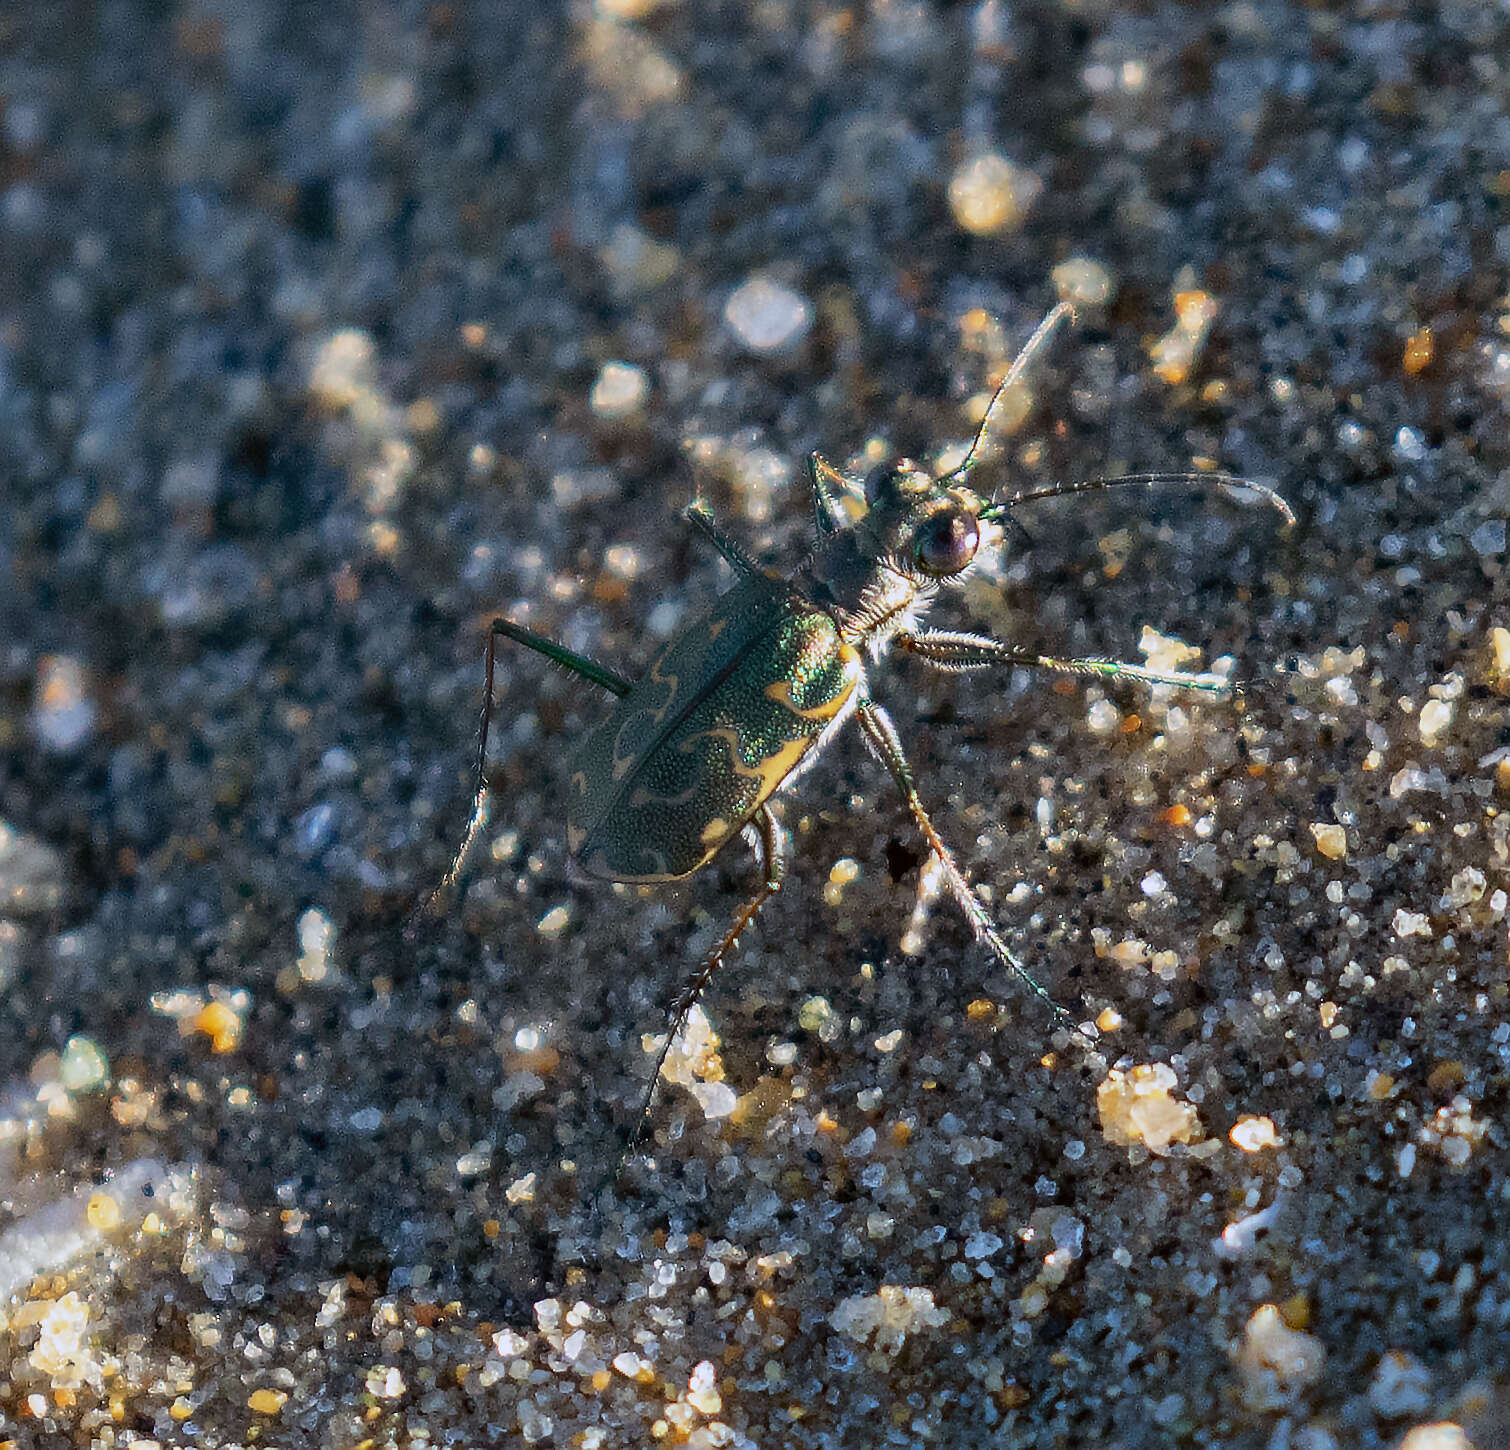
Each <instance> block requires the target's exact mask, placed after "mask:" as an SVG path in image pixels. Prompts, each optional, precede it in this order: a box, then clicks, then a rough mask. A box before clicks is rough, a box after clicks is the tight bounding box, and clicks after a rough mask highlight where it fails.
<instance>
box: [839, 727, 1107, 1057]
mask: <svg viewBox="0 0 1510 1450" xmlns="http://www.w3.org/2000/svg"><path fill="white" fill-rule="evenodd" d="M855 713H856V714H857V715H858V717H859V720H860V728H861V730H863V731H864V732H865V740H866V743H867V744H868V745H869V746H870V748H871V750H873V751H874V752H875V754H876V757H877V759H879V760H880V762H881V764H882V765H884V766H885V767H886V769H887V770H888V771H889V772H890V773H891V778H892V779H893V780H894V781H895V782H896V784H897V789H898V790H900V791H901V792H902V795H903V797H904V798H905V799H906V801H907V809H908V810H909V811H911V813H912V819H913V820H914V821H916V822H917V826H918V829H919V830H920V831H922V833H923V836H924V839H925V840H926V841H927V842H928V845H929V846H930V847H931V848H932V850H933V854H934V856H935V857H937V859H938V863H939V866H940V868H941V869H942V871H943V874H944V880H945V882H946V883H947V885H948V887H949V893H950V895H951V896H953V897H954V899H955V901H956V902H957V903H958V904H959V908H960V910H961V911H962V912H964V914H965V920H966V921H968V922H969V923H970V929H971V931H973V932H974V933H975V937H976V940H977V941H980V942H982V943H984V944H985V946H986V947H988V948H989V949H990V951H991V954H992V955H993V956H994V957H995V958H996V959H997V961H999V962H1000V963H1001V964H1002V965H1003V966H1005V967H1007V968H1008V969H1009V970H1010V971H1011V972H1012V974H1013V975H1014V976H1015V977H1016V978H1017V979H1018V981H1020V982H1022V983H1023V984H1024V985H1025V986H1026V987H1027V988H1028V990H1029V991H1030V992H1032V993H1033V995H1034V996H1035V997H1037V998H1038V999H1039V1000H1040V1001H1041V1002H1043V1003H1044V1004H1045V1005H1046V1006H1047V1007H1048V1008H1049V1010H1050V1011H1052V1012H1053V1014H1054V1017H1055V1019H1056V1020H1057V1021H1058V1022H1059V1023H1060V1025H1061V1026H1064V1027H1067V1028H1069V1030H1070V1031H1071V1032H1073V1033H1074V1034H1075V1035H1076V1036H1077V1037H1079V1038H1081V1039H1083V1040H1084V1041H1086V1042H1089V1043H1092V1044H1094V1042H1095V1039H1094V1038H1093V1037H1091V1036H1090V1034H1089V1033H1088V1032H1086V1031H1085V1030H1084V1029H1083V1028H1082V1027H1080V1025H1079V1024H1078V1023H1077V1022H1076V1021H1075V1019H1074V1018H1073V1017H1072V1016H1070V1014H1069V1013H1068V1012H1066V1011H1065V1010H1064V1008H1063V1007H1061V1006H1060V1005H1059V1003H1057V1002H1056V1001H1055V1000H1054V999H1053V998H1052V997H1051V996H1050V995H1049V994H1048V992H1047V991H1045V990H1044V988H1042V987H1041V986H1039V984H1038V982H1037V981H1036V980H1035V979H1034V977H1033V975H1032V973H1031V972H1029V971H1028V969H1027V968H1026V967H1025V966H1024V965H1023V964H1022V962H1021V961H1019V960H1018V958H1017V955H1016V953H1014V952H1013V950H1012V949H1011V947H1009V946H1008V945H1007V943H1006V941H1005V940H1004V939H1003V937H1002V935H1001V932H1000V931H999V930H998V929H997V926H996V923H995V922H994V921H992V920H991V914H990V913H989V912H988V911H987V910H986V908H985V905H984V903H983V902H982V901H981V899H980V897H978V896H977V895H976V894H975V892H974V891H973V890H972V889H971V887H970V883H969V882H968V881H966V880H965V874H964V872H963V871H961V870H960V869H959V865H958V864H957V863H956V861H955V859H954V853H953V852H952V851H950V849H949V848H948V846H946V845H945V844H944V841H943V838H942V837H941V836H940V835H939V833H938V831H937V830H936V829H935V828H934V824H933V821H932V820H931V819H930V818H929V815H928V812H927V811H926V810H925V809H924V807H923V803H922V801H921V800H920V799H919V798H918V792H917V784H916V781H915V779H914V777H913V774H912V767H911V766H910V765H909V764H908V763H907V757H906V755H905V754H903V752H902V742H901V740H899V739H898V738H897V731H896V726H895V725H893V724H892V723H891V716H889V715H888V714H887V713H886V711H885V710H883V709H882V708H881V707H880V706H879V705H878V704H876V702H875V701H874V700H871V699H863V700H861V701H860V703H859V705H858V706H857V707H856V710H855Z"/></svg>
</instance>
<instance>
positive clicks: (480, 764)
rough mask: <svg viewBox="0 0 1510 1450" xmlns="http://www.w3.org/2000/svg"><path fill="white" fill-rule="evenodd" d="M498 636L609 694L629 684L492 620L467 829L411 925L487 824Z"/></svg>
mask: <svg viewBox="0 0 1510 1450" xmlns="http://www.w3.org/2000/svg"><path fill="white" fill-rule="evenodd" d="M499 635H502V636H503V637H504V638H505V639H512V640H514V641H515V642H516V643H518V644H522V645H527V646H528V647H529V648H530V649H532V650H535V651H537V652H538V653H540V654H543V655H544V656H545V657H546V658H547V659H548V660H551V661H552V662H554V663H555V664H558V665H561V666H562V667H564V668H565V669H568V670H570V671H571V672H572V673H573V674H576V675H581V676H582V678H583V679H585V680H591V681H592V682H593V684H595V685H601V686H602V687H603V688H604V689H605V690H608V691H610V692H611V693H612V694H615V695H619V696H623V695H627V694H628V693H629V681H628V680H625V679H622V678H620V676H618V675H616V674H615V673H614V672H613V671H612V670H611V669H609V668H608V667H607V666H606V665H600V664H599V663H598V662H597V661H596V660H590V659H588V658H587V657H586V656H585V655H579V654H573V653H572V651H571V650H569V649H567V648H566V647H565V646H564V645H559V644H557V643H556V642H555V641H554V640H550V639H546V638H545V637H544V636H543V635H538V634H533V633H531V632H530V631H529V630H527V629H522V628H521V627H520V626H519V625H517V624H514V623H512V622H511V621H510V620H507V619H495V620H494V621H493V623H492V626H491V627H490V628H489V630H488V653H487V663H486V665H485V666H484V668H483V690H482V725H481V727H480V729H479V730H478V736H477V784H476V786H475V787H474V788H473V791H472V813H471V815H470V816H469V817H468V819H467V829H466V833H465V834H464V835H463V836H462V838H461V845H460V846H459V847H458V848H457V851H456V855H455V856H453V857H452V858H451V865H450V867H449V868H448V869H447V871H446V874H445V875H444V876H443V877H441V880H440V885H439V886H437V887H436V888H435V889H434V890H433V891H432V892H430V894H429V895H428V896H426V897H425V899H424V901H423V903H422V904H421V905H420V906H418V907H416V908H415V911H414V917H413V918H411V924H412V921H413V920H414V918H417V917H419V916H420V915H422V914H423V913H424V912H425V911H426V910H434V908H435V906H436V903H437V902H439V901H440V900H441V898H442V897H444V896H445V895H446V893H447V892H448V891H450V890H451V889H452V887H454V886H455V885H456V883H457V882H458V881H459V880H460V879H461V873H462V870H463V868H464V867H465V865H466V861H467V857H468V856H470V855H471V854H472V848H473V847H474V846H475V845H476V844H477V838H478V837H479V836H480V835H481V834H482V832H483V830H484V829H485V828H486V826H487V823H488V799H489V791H488V732H489V730H490V729H491V727H492V724H493V669H494V662H495V659H496V657H497V652H498V636H499Z"/></svg>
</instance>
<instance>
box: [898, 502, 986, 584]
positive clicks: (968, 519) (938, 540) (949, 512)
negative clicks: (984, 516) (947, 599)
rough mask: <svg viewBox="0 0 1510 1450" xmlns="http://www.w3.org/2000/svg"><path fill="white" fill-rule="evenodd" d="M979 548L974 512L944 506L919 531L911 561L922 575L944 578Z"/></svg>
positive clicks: (966, 562) (969, 558)
mask: <svg viewBox="0 0 1510 1450" xmlns="http://www.w3.org/2000/svg"><path fill="white" fill-rule="evenodd" d="M979 547H980V527H979V525H978V524H977V523H976V522H975V515H974V514H970V513H966V512H965V511H964V510H963V509H943V510H941V511H940V512H938V513H936V514H934V515H933V517H932V518H931V519H929V520H928V521H927V522H926V523H924V525H923V526H922V528H921V529H919V530H918V536H917V542H916V543H915V544H914V545H913V552H912V556H913V562H914V563H915V564H916V565H917V567H918V568H919V569H920V570H922V572H923V573H924V574H931V575H933V576H934V578H936V579H937V578H943V577H944V576H946V575H949V574H958V573H959V572H960V570H961V569H963V568H964V567H965V566H966V565H967V564H969V562H970V561H971V560H972V559H973V558H974V557H975V551H976V550H977V549H978V548H979Z"/></svg>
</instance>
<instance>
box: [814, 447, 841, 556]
mask: <svg viewBox="0 0 1510 1450" xmlns="http://www.w3.org/2000/svg"><path fill="white" fill-rule="evenodd" d="M807 480H808V483H809V485H810V486H811V488H812V493H813V522H814V523H815V524H816V525H817V527H818V540H819V542H820V543H821V542H822V541H823V540H824V539H826V538H828V537H829V535H830V534H836V533H838V532H839V530H840V529H842V528H843V527H844V525H845V522H846V520H845V517H844V513H843V510H842V509H841V507H840V504H839V498H840V495H842V494H844V493H845V492H847V489H846V487H845V483H844V475H843V474H842V473H840V472H839V470H838V469H837V468H835V467H834V465H833V464H832V463H830V462H829V461H828V459H826V458H825V457H824V456H823V455H822V454H821V453H809V454H808V456H807Z"/></svg>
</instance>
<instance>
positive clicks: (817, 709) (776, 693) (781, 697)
mask: <svg viewBox="0 0 1510 1450" xmlns="http://www.w3.org/2000/svg"><path fill="white" fill-rule="evenodd" d="M853 690H854V683H853V681H851V682H850V687H849V689H848V690H845V691H844V693H843V694H842V695H835V696H834V698H833V699H832V700H825V701H824V702H823V703H822V704H821V705H814V706H813V707H812V709H810V710H804V709H803V708H802V706H801V705H799V704H798V703H797V702H796V701H795V700H794V699H793V698H792V682H791V681H790V680H773V681H772V682H771V683H770V684H769V685H767V686H766V687H765V691H764V694H765V697H766V699H768V700H774V701H775V702H776V703H777V704H778V705H781V706H783V707H785V708H786V709H788V710H790V711H791V712H792V714H794V715H796V716H797V717H798V718H799V719H802V720H832V719H833V718H834V716H835V715H837V714H838V713H839V711H840V710H841V709H842V708H843V707H844V702H845V701H846V700H848V699H849V697H850V694H851V693H852V692H853Z"/></svg>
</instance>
